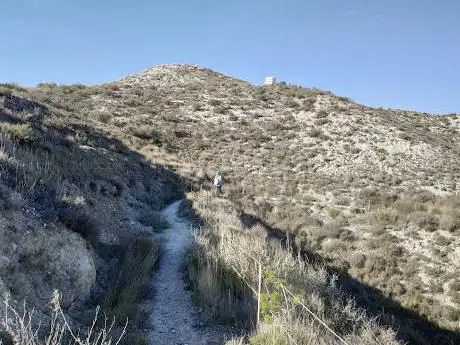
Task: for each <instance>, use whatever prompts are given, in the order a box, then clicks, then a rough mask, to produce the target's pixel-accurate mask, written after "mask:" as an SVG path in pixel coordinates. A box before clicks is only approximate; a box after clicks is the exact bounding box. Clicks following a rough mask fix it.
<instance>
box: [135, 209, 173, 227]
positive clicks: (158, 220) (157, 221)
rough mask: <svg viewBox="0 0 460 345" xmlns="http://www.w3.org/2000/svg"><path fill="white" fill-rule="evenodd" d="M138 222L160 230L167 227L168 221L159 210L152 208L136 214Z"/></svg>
mask: <svg viewBox="0 0 460 345" xmlns="http://www.w3.org/2000/svg"><path fill="white" fill-rule="evenodd" d="M138 220H139V222H140V223H141V224H142V225H144V226H150V227H152V229H153V231H155V232H160V231H162V230H165V229H167V228H168V227H169V224H168V221H167V220H166V219H165V218H164V216H163V215H162V214H161V212H158V211H154V210H143V211H141V212H140V213H139V216H138Z"/></svg>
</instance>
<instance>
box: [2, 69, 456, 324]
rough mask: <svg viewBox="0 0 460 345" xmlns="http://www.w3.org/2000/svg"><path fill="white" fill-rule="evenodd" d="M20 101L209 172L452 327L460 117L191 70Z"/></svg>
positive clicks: (46, 89)
mask: <svg viewBox="0 0 460 345" xmlns="http://www.w3.org/2000/svg"><path fill="white" fill-rule="evenodd" d="M11 92H12V93H13V94H15V95H18V96H21V95H22V93H23V92H24V91H21V90H12V91H11ZM27 94H28V96H30V97H31V98H32V99H33V100H35V101H37V102H40V103H41V104H46V105H49V106H52V107H53V108H55V109H56V111H58V112H60V113H62V116H61V117H60V118H59V119H58V120H57V121H60V122H62V123H65V122H66V121H69V119H72V121H75V122H76V123H80V122H81V123H85V124H86V125H87V126H88V127H89V128H92V129H94V130H96V131H98V132H100V133H104V135H105V136H110V137H114V138H117V139H118V140H120V141H121V142H122V143H123V145H124V146H126V147H129V148H130V149H132V150H134V151H136V152H138V153H140V154H141V155H143V156H144V157H146V158H148V159H150V160H152V161H153V162H155V163H156V164H159V165H167V166H169V167H170V168H173V169H174V170H176V171H177V173H179V174H180V175H181V176H182V177H184V178H187V179H191V180H193V181H195V182H196V183H198V184H203V185H206V184H207V183H208V182H209V178H210V177H211V176H212V174H213V172H214V170H215V169H216V168H218V167H219V168H221V169H222V170H223V171H224V174H225V178H226V179H227V182H228V183H227V186H226V192H225V193H226V197H227V198H228V199H229V200H232V201H233V203H234V205H235V207H236V208H237V209H238V210H240V211H241V212H245V213H246V214H252V215H254V216H257V217H258V218H260V219H262V220H263V221H264V222H265V223H266V224H267V225H269V226H270V227H271V228H274V229H278V230H279V231H280V232H282V233H289V234H290V236H292V237H293V238H295V242H296V244H297V245H298V247H299V248H303V249H304V250H306V251H310V252H312V253H315V254H318V255H319V256H321V257H322V258H323V259H324V260H325V261H326V262H327V263H328V264H329V265H330V266H331V267H333V268H335V269H337V270H339V271H340V272H343V273H346V274H349V275H350V276H351V277H354V278H357V279H358V280H359V281H360V282H362V283H364V284H367V285H369V286H371V287H374V288H376V289H378V290H379V291H381V292H382V293H383V294H384V295H386V296H388V297H390V298H392V299H394V300H395V301H397V302H398V303H400V304H401V305H402V306H403V307H405V308H407V309H408V310H413V311H415V312H417V313H418V314H420V315H423V316H424V317H426V318H428V319H429V320H431V321H432V322H433V323H435V324H437V325H439V326H441V327H443V328H446V329H448V330H452V331H455V332H459V331H460V330H459V328H458V327H459V326H458V320H459V317H460V280H459V275H458V272H459V271H460V266H459V265H460V264H459V263H460V239H459V236H458V234H459V232H460V211H459V206H460V199H459V197H458V192H459V191H460V184H459V183H458V179H459V177H460V164H459V163H460V155H459V153H460V144H459V141H458V138H459V137H460V117H459V116H455V115H452V116H444V117H435V116H431V115H429V114H420V113H413V112H408V111H398V110H387V109H374V108H370V107H365V106H362V105H359V104H356V103H354V102H352V101H350V100H348V99H346V98H344V97H338V96H335V95H333V94H331V93H330V92H324V91H321V90H317V89H306V88H302V87H297V86H287V85H275V86H262V87H259V86H253V85H251V84H249V83H247V82H244V81H241V80H238V79H234V78H230V77H228V76H225V75H223V74H220V73H216V72H214V71H211V70H208V69H204V68H200V67H198V66H190V65H165V66H156V67H154V68H151V69H149V70H147V71H144V72H143V73H140V74H137V75H133V76H128V77H126V78H124V79H122V80H120V81H117V82H113V83H108V84H104V85H100V86H95V87H85V86H81V85H75V86H57V85H53V84H42V85H39V86H38V87H37V88H34V89H30V90H27ZM45 117H46V115H45Z"/></svg>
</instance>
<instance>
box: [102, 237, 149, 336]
mask: <svg viewBox="0 0 460 345" xmlns="http://www.w3.org/2000/svg"><path fill="white" fill-rule="evenodd" d="M120 259H121V260H120V264H119V266H120V267H119V272H118V277H117V279H116V282H114V285H113V286H112V288H111V289H110V290H109V291H108V292H107V295H106V296H105V298H104V300H103V302H102V306H103V309H104V310H105V311H106V313H107V315H109V316H110V317H111V318H115V319H117V320H119V322H123V320H124V319H126V318H128V319H129V320H130V323H129V327H128V329H127V330H128V336H127V338H126V341H127V343H130V344H131V343H132V342H133V341H134V340H135V341H136V342H140V343H142V340H141V339H142V338H144V341H146V339H145V334H143V332H142V331H141V330H140V329H141V328H142V325H144V324H145V322H146V320H148V319H149V312H150V311H148V310H142V308H141V306H140V303H141V302H142V300H143V294H144V291H146V290H147V289H149V288H151V279H152V274H153V268H154V266H155V263H156V261H157V259H158V247H157V245H156V244H155V242H153V240H152V239H150V238H133V239H131V240H129V241H128V243H127V244H126V246H125V247H124V248H123V251H122V255H121V258H120Z"/></svg>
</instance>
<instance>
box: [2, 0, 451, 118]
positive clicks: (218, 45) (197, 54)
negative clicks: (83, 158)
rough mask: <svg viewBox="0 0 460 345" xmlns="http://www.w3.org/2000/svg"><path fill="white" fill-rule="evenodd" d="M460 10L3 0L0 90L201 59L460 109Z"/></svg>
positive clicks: (367, 97)
mask: <svg viewBox="0 0 460 345" xmlns="http://www.w3.org/2000/svg"><path fill="white" fill-rule="evenodd" d="M459 14H460V1H457V0H437V1H434V0H399V1H397V0H385V1H382V0H378V1H377V0H321V1H320V0H316V1H308V0H284V1H281V0H279V1H274V0H265V1H262V0H231V1H219V0H157V1H154V0H150V1H148V0H129V1H128V0H126V1H121V0H111V1H109V0H14V1H13V0H3V1H2V4H1V11H0V82H5V81H7V82H17V83H19V84H21V85H26V86H34V85H35V84H36V83H37V82H41V81H53V82H57V83H62V84H71V83H77V82H80V83H84V84H98V83H103V82H108V81H113V80H116V79H118V78H120V77H122V76H125V75H127V74H133V73H136V72H139V71H142V70H144V69H146V68H149V67H151V66H152V65H155V64H164V63H192V64H199V65H201V66H203V67H208V68H212V69H215V70H217V71H219V72H223V73H226V74H229V75H231V76H235V77H239V78H242V79H245V80H248V81H250V82H253V83H261V82H262V81H263V78H264V77H265V76H266V75H270V74H274V75H276V76H277V77H278V78H279V79H281V80H285V81H287V82H288V83H296V84H301V85H304V86H307V87H318V88H321V89H327V90H331V91H332V92H334V93H336V94H338V95H342V96H347V97H350V98H352V99H353V100H355V101H357V102H359V103H363V104H367V105H371V106H382V107H392V108H400V109H410V110H418V111H426V112H433V113H449V112H457V113H460V19H459V17H458V16H459Z"/></svg>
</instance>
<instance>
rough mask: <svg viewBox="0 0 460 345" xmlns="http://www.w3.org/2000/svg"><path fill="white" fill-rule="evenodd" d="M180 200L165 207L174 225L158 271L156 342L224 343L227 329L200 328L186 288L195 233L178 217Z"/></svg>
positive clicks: (157, 344)
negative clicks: (188, 254) (184, 270)
mask: <svg viewBox="0 0 460 345" xmlns="http://www.w3.org/2000/svg"><path fill="white" fill-rule="evenodd" d="M179 204H180V201H178V202H175V203H173V204H171V205H170V206H169V207H168V208H166V209H165V211H164V215H165V216H166V218H167V219H168V222H169V224H170V225H171V227H170V229H169V230H168V231H166V232H165V233H164V235H163V236H164V238H163V245H162V256H161V260H160V263H159V268H158V271H157V272H156V274H155V282H154V284H155V290H156V294H155V298H154V305H153V313H152V321H151V322H152V332H151V335H150V344H152V345H186V344H188V345H211V344H212V345H223V344H224V340H223V337H224V332H223V331H222V330H220V329H217V328H216V329H214V328H213V329H210V328H209V327H200V320H199V312H198V310H197V308H196V307H195V305H194V304H193V302H192V298H191V296H190V292H188V291H186V290H185V289H184V287H185V284H184V280H183V273H182V264H183V260H184V256H185V253H186V251H187V249H188V247H189V246H190V245H191V244H193V236H192V233H191V231H190V228H189V224H188V222H186V221H185V220H183V219H181V218H179V217H178V216H177V208H178V206H179Z"/></svg>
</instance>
